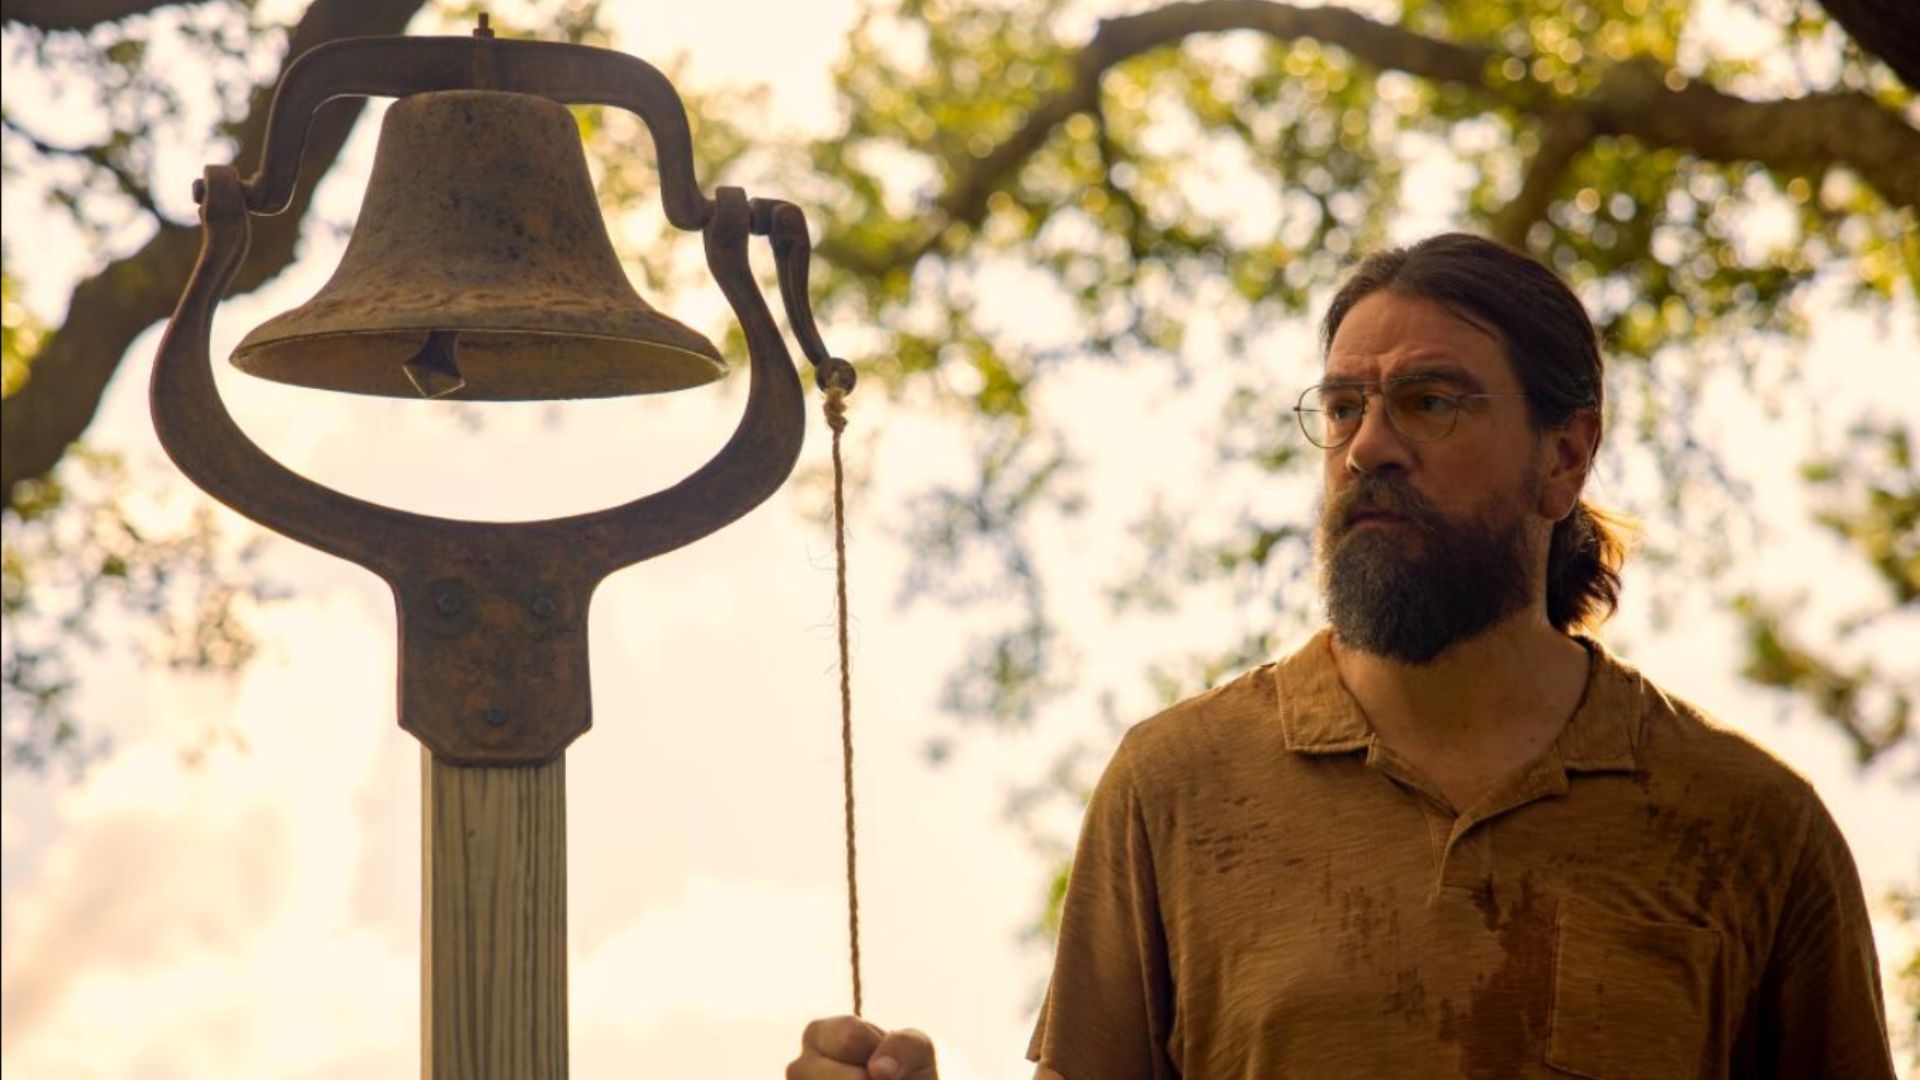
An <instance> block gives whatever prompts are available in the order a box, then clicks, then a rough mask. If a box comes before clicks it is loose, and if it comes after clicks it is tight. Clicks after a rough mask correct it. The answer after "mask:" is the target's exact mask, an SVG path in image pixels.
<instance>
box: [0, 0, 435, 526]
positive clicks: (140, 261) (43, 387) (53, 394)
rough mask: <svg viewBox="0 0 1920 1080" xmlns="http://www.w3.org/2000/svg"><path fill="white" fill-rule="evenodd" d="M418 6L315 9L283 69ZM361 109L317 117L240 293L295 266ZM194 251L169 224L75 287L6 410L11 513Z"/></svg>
mask: <svg viewBox="0 0 1920 1080" xmlns="http://www.w3.org/2000/svg"><path fill="white" fill-rule="evenodd" d="M423 3H424V0H316V2H315V3H314V5H313V6H312V7H311V8H309V9H307V13H306V14H305V15H304V16H302V17H301V20H300V23H299V25H298V26H296V27H295V28H294V30H293V34H292V36H291V38H290V40H289V41H288V43H287V58H286V60H285V61H284V62H283V63H282V65H281V70H282V71H285V70H286V64H288V63H291V62H292V61H293V59H294V58H295V57H298V56H299V55H300V54H302V53H304V52H306V51H307V50H309V49H311V48H313V47H314V46H316V45H319V44H321V43H322V42H325V41H331V40H333V39H335V38H341V37H357V36H361V35H371V34H397V33H400V32H401V31H403V30H405V29H406V26H407V23H408V21H409V20H411V19H412V18H413V15H414V13H415V12H416V11H418V10H419V9H420V7H421V6H422V4H423ZM9 17H11V16H9ZM275 81H276V83H277V81H278V80H277V78H276V80H275ZM272 100H273V85H265V86H261V87H259V88H258V89H256V90H255V91H254V94H253V99H252V102H251V104H250V106H249V109H248V113H247V118H246V120H245V121H244V122H243V123H242V125H241V127H240V132H239V146H238V149H237V152H236V154H235V161H236V162H240V163H243V164H248V165H250V164H251V163H252V162H255V161H257V160H258V159H259V157H260V154H261V148H262V145H263V143H264V141H265V137H266V127H267V109H268V106H269V104H270V103H271V102H272ZM361 104H362V103H361V102H360V101H359V100H354V99H348V100H343V101H340V102H337V103H335V104H332V105H329V106H327V107H325V108H322V109H321V110H320V111H319V112H317V113H316V114H315V115H314V118H313V124H312V127H311V128H309V130H308V135H307V144H306V151H305V153H304V155H303V156H302V157H301V161H300V180H299V184H298V188H297V191H296V194H295V196H294V201H293V205H292V206H290V207H288V209H287V212H286V213H284V214H281V215H279V216H277V217H269V218H258V219H256V220H255V221H254V223H253V244H252V247H251V249H250V251H249V254H248V256H247V261H246V264H245V265H244V266H242V267H241V269H240V274H239V277H238V278H237V279H236V280H235V282H234V292H236V293H240V292H248V291H251V290H253V289H256V288H258V287H259V286H261V285H262V284H264V283H266V282H267V281H268V280H270V279H271V278H273V277H274V276H275V275H276V274H278V273H279V272H280V271H281V270H283V269H285V268H286V266H287V265H288V264H289V263H291V262H292V261H293V256H294V249H295V247H296V245H297V244H298V242H299V239H300V226H301V222H302V221H303V220H304V219H305V217H306V213H307V207H308V205H309V204H310V203H311V201H312V198H313V189H314V185H315V184H316V183H318V181H319V179H320V177H321V176H322V175H324V174H325V173H326V171H327V170H328V169H330V168H332V167H333V163H334V159H335V158H337V157H338V156H339V154H340V147H341V145H342V144H344V143H345V142H346V139H347V134H348V132H349V131H351V130H352V128H353V123H354V121H355V120H357V119H358V118H359V115H360V109H361ZM199 247H200V230H199V229H198V228H197V227H193V226H187V225H178V224H173V223H170V222H165V221H163V222H161V223H160V226H159V228H158V230H157V231H156V232H155V233H154V235H153V238H152V239H150V240H148V241H147V243H146V245H145V246H144V247H142V248H141V249H140V250H139V251H136V252H134V253H133V254H131V255H128V256H126V257H125V258H122V259H117V260H115V261H114V262H112V263H110V264H108V265H107V266H106V267H105V268H103V269H102V270H101V271H100V272H99V273H96V274H94V275H93V276H92V277H89V278H87V279H85V280H84V281H81V282H80V283H79V284H78V285H76V286H74V289H73V295H72V298H71V300H70V301H69V302H68V306H67V315H66V319H65V320H64V321H63V322H62V323H61V326H60V328H59V329H58V330H56V331H54V332H53V333H51V334H49V335H48V336H47V337H46V339H45V340H44V342H43V343H42V345H41V348H40V351H39V353H38V354H37V355H36V356H35V357H34V359H33V367H32V373H31V375H30V376H29V377H28V379H27V382H26V385H24V386H22V387H20V389H19V390H18V391H17V392H15V394H14V395H13V396H12V397H10V398H7V399H6V401H5V402H0V490H3V491H4V495H5V502H6V505H7V506H12V505H13V498H14V492H15V489H16V486H17V485H18V484H19V483H20V482H21V481H22V480H30V479H35V478H38V477H41V476H44V475H46V473H47V472H48V471H50V470H51V469H52V468H53V467H54V465H55V464H57V463H58V462H59V460H60V458H61V457H62V456H63V455H64V454H65V453H66V452H67V447H68V446H70V445H71V444H72V443H73V441H74V440H75V439H78V438H79V437H80V434H81V432H83V431H85V430H86V428H87V425H88V424H90V423H92V421H93V415H94V412H95V410H96V409H98V408H99V405H100V396H101V394H103V393H104V392H105V391H106V388H107V384H108V382H109V380H111V379H112V377H113V374H114V372H115V371H117V370H118V369H119V367H120V362H121V359H122V358H123V357H124V356H125V355H126V352H127V349H128V347H129V346H130V345H132V344H133V339H134V338H136V337H138V336H139V335H140V334H141V332H142V331H144V330H146V328H147V327H148V326H151V325H152V324H153V323H154V322H155V321H157V320H159V319H163V318H165V317H166V316H167V314H168V313H169V312H170V311H172V310H173V305H174V301H175V300H177V299H178V298H179V293H180V289H181V287H182V285H183V284H184V283H185V282H186V279H187V274H188V273H189V272H190V271H191V270H192V269H193V261H194V258H195V256H196V255H197V253H198V252H199Z"/></svg>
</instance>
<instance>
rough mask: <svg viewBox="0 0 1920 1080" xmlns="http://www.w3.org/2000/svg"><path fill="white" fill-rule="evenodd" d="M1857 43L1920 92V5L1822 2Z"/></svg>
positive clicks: (1877, 0) (1908, 0)
mask: <svg viewBox="0 0 1920 1080" xmlns="http://www.w3.org/2000/svg"><path fill="white" fill-rule="evenodd" d="M1819 4H1820V6H1821V7H1823V8H1825V9H1826V11H1827V14H1828V15H1831V16H1833V21H1834V22H1837V23H1839V24H1840V28H1841V29H1842V30H1845V31H1846V32H1847V36H1848V37H1850V38H1852V39H1853V41H1854V44H1856V45H1858V46H1860V47H1861V48H1862V49H1865V50H1866V51H1867V53H1868V55H1870V56H1873V57H1876V58H1878V59H1879V60H1880V62H1881V63H1884V64H1886V65H1887V66H1888V67H1890V68H1892V69H1893V73H1894V74H1895V75H1898V76H1900V81H1901V82H1904V83H1906V84H1907V85H1908V86H1909V87H1911V88H1913V89H1915V90H1920V4H1914V3H1913V2H1912V0H1819Z"/></svg>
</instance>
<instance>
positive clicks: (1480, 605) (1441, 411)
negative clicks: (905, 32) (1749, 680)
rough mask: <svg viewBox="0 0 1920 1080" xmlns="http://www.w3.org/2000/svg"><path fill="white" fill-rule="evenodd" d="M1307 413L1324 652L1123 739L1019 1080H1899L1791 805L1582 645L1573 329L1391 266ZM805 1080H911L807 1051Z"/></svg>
mask: <svg viewBox="0 0 1920 1080" xmlns="http://www.w3.org/2000/svg"><path fill="white" fill-rule="evenodd" d="M1323 344H1324V346H1325V349H1326V368H1325V372H1324V379H1323V381H1322V382H1321V383H1320V384H1319V385H1318V386H1315V387H1313V388H1311V389H1309V390H1307V391H1306V392H1305V394H1303V395H1302V397H1301V399H1300V402H1299V404H1298V406H1297V407H1296V410H1295V411H1296V414H1297V416H1298V418H1299V421H1300V424H1301V427H1302V429H1303V431H1304V432H1305V434H1306V436H1307V438H1308V439H1310V440H1311V441H1312V442H1313V443H1314V444H1315V445H1317V446H1319V447H1321V448H1323V450H1324V451H1325V455H1324V474H1325V475H1324V479H1325V485H1326V491H1325V501H1324V506H1323V509H1322V513H1321V520H1320V527H1319V538H1318V547H1319V550H1318V556H1319V563H1320V568H1321V586H1322V591H1323V595H1324V599H1325V606H1326V613H1327V619H1328V623H1329V626H1328V628H1327V629H1325V630H1322V631H1321V632H1320V633H1319V634H1318V635H1317V636H1315V637H1314V638H1313V639H1312V640H1311V641H1309V642H1308V643H1307V644H1306V645H1305V646H1304V647H1302V648H1301V649H1299V651H1297V652H1295V653H1293V654H1292V655H1291V656H1288V657H1287V658H1285V659H1283V660H1281V661H1279V662H1278V663H1275V664H1269V665H1267V666H1264V667H1261V668H1258V669H1256V670H1254V671H1251V672H1249V673H1247V674H1246V675H1243V676H1241V677H1240V678H1238V679H1236V680H1234V681H1232V682H1230V683H1228V684H1227V685H1225V686H1221V687H1218V688H1216V689H1214V690H1211V691H1209V692H1207V693H1205V694H1202V695H1200V696H1199V697H1196V698H1193V699H1191V700H1188V701H1185V702H1182V703H1181V704H1179V705H1176V706H1174V707H1173V708H1171V709H1169V710H1167V711H1166V712H1164V713H1162V714H1161V715H1159V716H1156V717H1154V718H1152V719H1150V720H1147V721H1145V722H1144V723H1141V724H1139V725H1137V726H1136V727H1134V728H1133V729H1132V730H1131V731H1130V732H1129V733H1128V734H1127V736H1126V738H1125V739H1124V740H1123V741H1122V743H1121V745H1120V748H1119V750H1118V751H1117V752H1116V753H1115V755H1114V758H1113V761H1112V762H1111V763H1110V764H1109V765H1108V767H1107V770H1106V773H1105V774H1104V776H1103V777H1102V778H1101V780H1100V783H1099V786H1098V788H1097V789H1096V791H1095V793H1094V795H1093V798H1092V801H1091V802H1090V804H1089V805H1088V807H1087V814H1086V821H1085V825H1084V827H1083V831H1082V834H1081V837H1080V845H1079V848H1078V852H1077V854H1076V855H1075V860H1074V865H1073V871H1072V873H1071V875H1070V878H1069V884H1068V889H1067V897H1066V903H1065V908H1064V913H1063V918H1062V923H1061V928H1060V940H1059V946H1058V950H1057V953H1056V957H1055V965H1054V974H1053V980H1052V983H1051V985H1050V987H1049V989H1048V992H1047V998H1046V1003H1045V1005H1044V1007H1043V1008H1042V1010H1041V1014H1040V1020H1039V1025H1038V1027H1037V1029H1036V1030H1035V1032H1034V1035H1033V1041H1032V1044H1031V1046H1030V1048H1029V1051H1028V1056H1029V1057H1030V1058H1031V1059H1032V1060H1034V1061H1035V1062H1037V1063H1038V1066H1039V1069H1038V1073H1037V1075H1038V1077H1039V1078H1041V1080H1059V1078H1066V1080H1131V1078H1136V1077H1138V1078H1168V1077H1180V1076H1186V1077H1206V1078H1216V1077H1233V1078H1247V1080H1269V1078H1281V1077H1303V1078H1313V1080H1334V1078H1347V1077H1354V1078H1394V1080H1398V1078H1413V1077H1475V1078H1479V1077H1486V1078H1497V1080H1519V1078H1533V1077H1565V1076H1582V1077H1593V1078H1600V1080H1628V1078H1649V1080H1682V1078H1694V1077H1703V1078H1704V1077H1714V1078H1719V1077H1781V1078H1809V1080H1811V1078H1816V1077H1817V1078H1828V1080H1853V1078H1860V1080H1869V1078H1870V1080H1883V1078H1885V1080H1890V1078H1891V1077H1893V1075H1894V1072H1893V1064H1892V1058H1891V1054H1890V1052H1889V1050H1888V1044H1887V1032H1886V1026H1885V1012H1884V1008H1883V1005H1882V999H1881V991H1880V984H1879V967H1878V963H1877V961H1876V959H1875V956H1874V946H1873V938H1872V933H1871V928H1870V926H1869V923H1868V919H1867V911H1866V904H1865V901H1864V900H1863V898H1862V896H1861V889H1860V881H1859V875H1858V873H1857V871H1856V870H1855V868H1854V864H1853V860H1852V857H1851V855H1850V854H1849V852H1848V850H1847V845H1846V842H1845V840H1844V839H1843V838H1842V837H1841V835H1840V832H1839V830H1838V829H1837V828H1836V827H1835V826H1834V823H1833V820H1832V819H1831V818H1830V817H1829V816H1828V814H1827V812H1826V809H1825V808H1824V807H1823V806H1822V805H1821V803H1820V800H1819V798H1818V797H1817V796H1816V795H1815V794H1814V792H1813V790H1812V788H1811V787H1809V786H1808V784H1807V783H1806V781H1805V780H1803V779H1801V778H1800V777H1799V776H1798V775H1796V774H1795V773H1793V772H1792V771H1791V770H1790V769H1788V768H1787V767H1786V766H1784V765H1783V764H1781V763H1780V762H1779V761H1777V760H1775V759H1774V758H1773V757H1771V756H1769V755H1768V754H1767V753H1766V752H1765V751H1763V750H1761V749H1759V748H1758V747H1756V746H1754V745H1753V744H1752V743H1750V742H1748V741H1747V740H1746V739H1744V738H1742V737H1741V736H1740V735H1738V734H1736V733H1734V732H1732V731H1730V730H1728V729H1726V728H1723V727H1720V726H1718V725H1716V724H1715V723H1714V722H1713V721H1711V720H1709V719H1707V718H1706V717H1705V716H1703V715H1702V714H1701V713H1700V712H1699V711H1698V710H1696V709H1694V708H1692V707H1691V706H1689V705H1687V704H1685V703H1684V702H1682V701H1680V700H1678V699H1677V698H1675V697H1673V696H1670V695H1669V694H1667V693H1666V692H1664V691H1662V690H1661V689H1660V688H1658V687H1656V686H1654V685H1653V684H1652V683H1650V682H1649V681H1647V680H1646V678H1645V677H1643V676H1642V675H1640V674H1639V673H1638V672H1637V671H1635V670H1634V669H1633V668H1631V667H1629V666H1628V665H1626V664H1625V663H1623V662H1621V661H1620V660H1619V659H1618V658H1616V657H1614V656H1613V655H1611V654H1610V653H1608V652H1607V651H1606V649H1605V648H1603V647H1602V646H1601V645H1599V644H1598V643H1597V642H1595V641H1594V640H1593V639H1592V638H1590V637H1587V636H1584V633H1583V631H1585V630H1588V629H1590V628H1592V627H1594V626H1595V625H1597V624H1598V623H1599V622H1600V621H1601V620H1603V619H1604V618H1606V617H1607V616H1608V615H1609V614H1611V613H1612V610H1613V607H1614V603H1615V600H1616V598H1617V596H1618V591H1619V576H1618V570H1619V566H1620V561H1621V556H1622V545H1621V543H1620V539H1619V537H1618V535H1617V533H1616V529H1617V526H1616V525H1615V524H1614V523H1613V522H1612V521H1611V520H1610V519H1609V518H1608V516H1607V515H1606V514H1605V513H1604V512H1602V511H1600V510H1598V509H1597V508H1595V507H1593V506H1592V505H1590V504H1589V503H1587V502H1586V501H1585V500H1584V499H1582V497H1581V491H1582V488H1583V486H1584V485H1585V483H1586V480H1587V476H1588V472H1589V469H1590V466H1591V464H1592V461H1593V457H1594V452H1595V450H1596V448H1597V446H1598V444H1599V440H1600V432H1601V406H1602V394H1603V387H1604V384H1603V380H1602V365H1601V358H1600V351H1599V347H1598V343H1597V341H1596V339H1595V335H1594V330H1593V325H1592V323H1591V321H1590V320H1589V319H1588V317H1587V314H1586V312H1585V310H1584V309H1583V308H1582V307H1581V305H1580V303H1579V301H1578V300H1577V299H1576V298H1575V297H1574V295H1573V294H1572V292H1571V291H1569V290H1568V289H1567V287H1566V286H1565V284H1563V283H1562V282H1561V281H1560V280H1559V279H1558V278H1557V277H1555V276H1554V275H1553V274H1552V273H1551V272H1550V271H1548V270H1547V269H1546V268H1545V267H1543V266H1541V265H1540V264H1539V263H1537V262H1535V261H1534V260H1532V259H1531V258H1528V257H1527V256H1525V255H1522V254H1520V253H1517V252H1514V251H1512V250H1510V249H1508V248H1505V247H1503V246H1501V245H1499V244H1496V243H1493V242H1491V241H1488V240H1483V239H1480V238H1477V237H1472V236H1465V235H1460V234H1449V235H1444V236H1438V237H1434V238H1432V239H1429V240H1426V241H1424V242H1422V243H1419V244H1415V245H1413V246H1411V247H1408V248H1404V249H1396V250H1390V251H1385V252H1381V253H1378V254H1375V255H1373V256H1371V257H1369V258H1367V259H1366V260H1365V261H1363V262H1362V263H1361V264H1360V266H1359V267H1358V268H1357V269H1356V271H1355V272H1354V274H1353V275H1352V277H1351V278H1350V279H1349V280H1348V281H1347V282H1346V284H1345V285H1344V286H1343V287H1342V288H1341V290H1340V292H1339V293H1338V294H1337V295H1336V296H1335V298H1334V300H1333V303H1332V306H1331V308H1330V309H1329V311H1328V312H1327V316H1326V321H1325V325H1324V333H1323ZM787 1075H788V1076H789V1077H790V1078H792V1080H862V1078H872V1080H905V1078H912V1080H928V1078H931V1077H933V1076H934V1075H935V1072H934V1065H933V1048H932V1045H931V1043H930V1041H929V1040H928V1039H927V1038H926V1036H924V1035H921V1034H920V1033H918V1032H915V1031H897V1032H892V1033H889V1032H886V1031H883V1030H881V1029H880V1028H878V1027H876V1026H874V1025H872V1024H868V1023H866V1022H864V1021H861V1020H859V1019H857V1018H853V1017H841V1018H838V1019H834V1020H823V1021H817V1022H815V1023H814V1024H813V1025H811V1026H810V1027H809V1028H808V1029H807V1032H806V1035H805V1036H804V1039H803V1049H802V1054H801V1056H800V1058H799V1059H797V1060H796V1061H794V1062H793V1064H792V1065H791V1066H790V1067H789V1068H788V1070H787Z"/></svg>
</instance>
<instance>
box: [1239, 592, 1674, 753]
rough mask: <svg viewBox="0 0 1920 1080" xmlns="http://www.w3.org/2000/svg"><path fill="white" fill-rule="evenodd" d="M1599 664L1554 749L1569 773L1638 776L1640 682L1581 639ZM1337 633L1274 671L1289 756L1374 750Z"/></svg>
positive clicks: (1326, 632)
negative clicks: (1345, 677)
mask: <svg viewBox="0 0 1920 1080" xmlns="http://www.w3.org/2000/svg"><path fill="white" fill-rule="evenodd" d="M1577 640H1578V641H1579V642H1580V643H1581V644H1582V645H1585V646H1586V648H1587V653H1588V655H1589V656H1591V657H1592V662H1591V664H1590V665H1589V668H1588V674H1587V687H1586V692H1585V693H1584V694H1583V695H1582V696H1581V698H1580V704H1579V706H1578V707H1576V708H1575V709H1574V713H1573V718H1572V719H1571V720H1569V721H1568V722H1567V726H1566V728H1565V729H1564V730H1562V731H1561V732H1560V737H1559V738H1558V739H1557V740H1556V741H1555V743H1554V749H1555V751H1556V752H1557V754H1558V755H1559V758H1560V762H1561V764H1562V765H1563V766H1564V767H1565V768H1566V769H1567V771H1569V772H1632V771H1634V769H1635V767H1636V760H1635V757H1634V747H1635V744H1636V743H1637V742H1638V741H1639V740H1638V733H1639V727H1640V705H1641V700H1640V698H1641V687H1640V675H1639V673H1638V672H1636V671H1634V670H1633V669H1632V668H1630V667H1628V666H1626V665H1625V664H1622V663H1621V662H1620V661H1619V660H1617V659H1616V658H1615V657H1614V656H1613V654H1612V653H1610V652H1608V651H1607V649H1606V647H1605V646H1603V645H1601V644H1600V643H1599V642H1597V641H1594V640H1592V639H1591V638H1586V637H1581V638H1578V639H1577ZM1332 641H1333V631H1332V630H1330V629H1326V628H1322V629H1321V630H1320V632H1319V633H1317V634H1315V635H1314V636H1313V638H1312V640H1310V641H1308V642H1307V643H1306V644H1305V645H1303V646H1301V647H1300V649H1298V650H1297V651H1295V652H1294V653H1293V654H1292V655H1291V656H1288V657H1287V658H1286V659H1284V660H1282V661H1280V663H1279V664H1278V665H1277V666H1276V667H1275V670H1274V677H1275V680H1276V681H1277V682H1278V683H1279V686H1278V688H1277V689H1278V690H1279V693H1278V695H1277V696H1278V698H1279V706H1280V730H1281V735H1282V738H1283V739H1284V741H1285V743H1286V747H1287V749H1288V750H1291V751H1293V752H1295V753H1303V754H1344V753H1350V752H1352V751H1355V750H1365V749H1367V748H1368V747H1369V746H1371V745H1372V743H1373V728H1372V726H1371V725H1370V724H1368V723H1367V717H1366V714H1365V713H1364V712H1362V711H1361V710H1360V703H1359V702H1357V701H1355V700H1354V698H1353V695H1352V694H1351V693H1349V692H1348V691H1347V687H1346V684H1345V683H1343V682H1341V681H1340V672H1339V669H1338V668H1336V667H1335V666H1334V662H1333V646H1332Z"/></svg>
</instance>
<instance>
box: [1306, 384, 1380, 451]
mask: <svg viewBox="0 0 1920 1080" xmlns="http://www.w3.org/2000/svg"><path fill="white" fill-rule="evenodd" d="M1366 407H1367V403H1366V394H1365V392H1364V391H1362V390H1361V389H1359V388H1358V387H1352V386H1316V387H1314V388H1313V389H1311V390H1308V391H1307V392H1306V393H1305V394H1302V395H1301V397H1300V410H1299V411H1300V426H1301V427H1302V428H1304V429H1305V430H1306V433H1307V438H1308V439H1309V440H1311V441H1312V442H1313V444H1314V445H1315V446H1321V447H1334V446H1339V445H1340V444H1341V443H1343V442H1346V441H1347V440H1348V439H1351V438H1353V433H1354V432H1355V431H1358V430H1359V428H1360V414H1361V413H1363V412H1364V411H1366Z"/></svg>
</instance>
